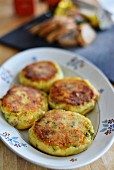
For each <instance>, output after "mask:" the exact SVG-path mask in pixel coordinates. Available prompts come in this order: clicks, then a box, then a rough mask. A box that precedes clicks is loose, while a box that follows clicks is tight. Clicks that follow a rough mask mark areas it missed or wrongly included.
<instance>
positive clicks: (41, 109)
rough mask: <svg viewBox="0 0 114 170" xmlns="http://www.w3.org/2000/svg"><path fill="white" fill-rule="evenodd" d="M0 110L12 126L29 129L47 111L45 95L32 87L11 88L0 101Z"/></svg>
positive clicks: (18, 86)
mask: <svg viewBox="0 0 114 170" xmlns="http://www.w3.org/2000/svg"><path fill="white" fill-rule="evenodd" d="M1 110H2V113H3V115H4V118H5V119H6V120H7V122H8V123H9V124H11V125H12V126H14V127H16V128H17V129H27V128H30V127H31V126H32V125H33V123H34V121H36V120H38V119H39V118H41V116H42V115H43V114H44V113H45V111H47V110H48V102H47V94H45V92H42V91H40V90H36V89H34V88H32V87H27V86H23V85H16V86H13V87H12V88H11V89H9V90H8V92H7V94H6V95H5V96H3V98H2V99H1Z"/></svg>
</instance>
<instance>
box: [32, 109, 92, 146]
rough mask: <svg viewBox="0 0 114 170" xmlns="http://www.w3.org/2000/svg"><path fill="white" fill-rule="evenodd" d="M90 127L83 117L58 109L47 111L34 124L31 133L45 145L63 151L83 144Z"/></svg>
mask: <svg viewBox="0 0 114 170" xmlns="http://www.w3.org/2000/svg"><path fill="white" fill-rule="evenodd" d="M90 126H91V125H90V122H89V121H88V120H87V119H86V118H85V117H84V116H82V115H80V114H76V113H74V112H70V111H65V110H59V109H58V110H51V111H48V112H47V113H46V114H45V115H44V116H43V118H41V119H40V120H39V121H37V122H35V125H34V127H33V131H34V133H35V135H36V136H37V137H38V139H39V140H41V141H42V142H44V143H45V144H48V145H51V146H58V147H60V148H63V149H64V148H67V147H70V146H74V147H79V146H80V145H82V144H84V142H85V141H84V140H85V138H86V137H87V133H88V129H89V128H90Z"/></svg>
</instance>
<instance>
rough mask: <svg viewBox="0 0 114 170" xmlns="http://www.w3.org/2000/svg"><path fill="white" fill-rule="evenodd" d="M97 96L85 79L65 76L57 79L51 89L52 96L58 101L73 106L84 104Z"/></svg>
mask: <svg viewBox="0 0 114 170" xmlns="http://www.w3.org/2000/svg"><path fill="white" fill-rule="evenodd" d="M94 97H95V94H94V92H93V90H92V88H91V87H90V86H89V85H88V84H87V83H86V81H84V80H76V79H75V78H65V79H62V80H58V81H56V82H55V83H54V84H53V85H52V87H51V91H50V98H51V100H53V101H54V102H56V103H66V104H70V105H73V106H79V105H83V104H84V103H85V102H89V101H90V100H91V99H93V98H94Z"/></svg>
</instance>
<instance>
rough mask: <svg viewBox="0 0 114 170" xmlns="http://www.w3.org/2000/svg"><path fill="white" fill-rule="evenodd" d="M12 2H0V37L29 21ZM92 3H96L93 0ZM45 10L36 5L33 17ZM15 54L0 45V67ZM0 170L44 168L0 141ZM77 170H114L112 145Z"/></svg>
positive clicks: (5, 0)
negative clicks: (15, 8) (98, 157)
mask: <svg viewBox="0 0 114 170" xmlns="http://www.w3.org/2000/svg"><path fill="white" fill-rule="evenodd" d="M89 1H91V0H89ZM12 2H13V0H0V36H2V35H4V34H6V33H8V32H9V31H11V30H13V29H14V28H16V27H18V26H20V25H21V24H23V23H25V22H27V21H29V20H30V19H31V17H30V16H29V17H18V16H15V14H14V10H13V6H12ZM94 3H96V2H95V0H94ZM46 10H47V7H46V6H45V5H44V4H42V3H41V2H40V3H38V5H37V11H36V14H35V15H40V14H41V13H43V12H44V11H46ZM16 53H18V51H17V50H15V49H13V48H10V47H7V46H3V45H0V65H1V64H2V63H4V62H5V61H6V60H7V59H9V58H10V57H12V56H13V55H14V54H16ZM99 145H100V144H99ZM0 170H46V168H42V167H39V166H37V165H34V164H32V163H30V162H27V161H25V160H24V159H22V158H20V157H19V156H17V155H16V154H15V153H13V152H12V151H11V150H10V149H8V148H7V146H6V145H4V143H3V142H2V141H0ZM78 170H114V144H113V145H112V147H111V148H110V149H109V151H108V152H107V153H105V155H103V156H102V157H101V158H100V159H98V160H97V161H95V162H94V163H91V164H89V165H87V166H84V167H82V168H79V169H78Z"/></svg>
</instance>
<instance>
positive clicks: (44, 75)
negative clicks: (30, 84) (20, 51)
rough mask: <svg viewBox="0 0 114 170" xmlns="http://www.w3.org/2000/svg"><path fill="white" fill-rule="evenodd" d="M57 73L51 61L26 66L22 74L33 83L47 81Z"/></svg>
mask: <svg viewBox="0 0 114 170" xmlns="http://www.w3.org/2000/svg"><path fill="white" fill-rule="evenodd" d="M56 72H57V68H56V66H55V64H54V63H53V62H51V61H40V62H36V63H33V64H30V65H28V66H26V67H25V68H24V69H23V70H22V74H23V75H24V76H25V77H26V78H28V79H31V80H33V81H39V80H48V79H50V78H53V77H54V75H55V74H56Z"/></svg>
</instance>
